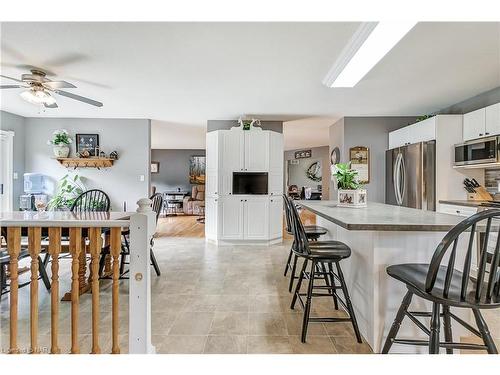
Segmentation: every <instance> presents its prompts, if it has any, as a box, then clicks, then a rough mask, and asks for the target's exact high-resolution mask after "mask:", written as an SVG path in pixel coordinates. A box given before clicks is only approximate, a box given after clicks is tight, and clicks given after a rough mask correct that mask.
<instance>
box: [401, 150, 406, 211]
mask: <svg viewBox="0 0 500 375" xmlns="http://www.w3.org/2000/svg"><path fill="white" fill-rule="evenodd" d="M401 180H402V184H401V185H402V186H401V187H400V191H401V193H400V196H401V204H403V200H404V199H405V190H406V189H405V188H406V167H405V159H404V158H403V155H401Z"/></svg>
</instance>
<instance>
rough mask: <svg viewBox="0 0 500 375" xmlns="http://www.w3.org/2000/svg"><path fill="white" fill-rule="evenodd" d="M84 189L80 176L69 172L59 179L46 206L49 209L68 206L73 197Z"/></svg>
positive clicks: (71, 203)
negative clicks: (54, 191) (55, 189)
mask: <svg viewBox="0 0 500 375" xmlns="http://www.w3.org/2000/svg"><path fill="white" fill-rule="evenodd" d="M84 191H85V187H84V186H83V183H82V180H81V178H80V176H78V175H74V176H71V175H69V174H67V175H65V176H64V177H63V178H61V179H60V180H59V183H58V185H57V191H56V193H55V194H54V196H53V197H52V199H51V200H50V201H49V204H48V205H47V207H48V208H49V209H50V210H60V209H65V208H66V209H67V208H70V207H71V206H72V205H73V203H74V202H75V199H76V198H77V197H78V196H79V195H80V194H81V193H83V192H84Z"/></svg>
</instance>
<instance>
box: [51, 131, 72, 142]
mask: <svg viewBox="0 0 500 375" xmlns="http://www.w3.org/2000/svg"><path fill="white" fill-rule="evenodd" d="M52 135H53V136H54V137H53V139H52V140H49V141H47V144H49V145H56V146H59V145H69V144H71V143H72V142H73V141H72V139H71V138H70V136H69V134H68V131H67V130H66V129H58V130H56V131H55V132H54V133H52Z"/></svg>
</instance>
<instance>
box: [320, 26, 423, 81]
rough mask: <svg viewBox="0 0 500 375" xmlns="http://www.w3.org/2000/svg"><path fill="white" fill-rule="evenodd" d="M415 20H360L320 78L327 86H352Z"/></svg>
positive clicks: (407, 30) (408, 29)
mask: <svg viewBox="0 0 500 375" xmlns="http://www.w3.org/2000/svg"><path fill="white" fill-rule="evenodd" d="M415 24H416V22H410V21H407V22H389V21H383V22H363V23H362V24H361V26H360V27H359V28H358V29H357V30H356V32H355V33H354V35H353V36H352V38H351V39H350V40H349V43H347V45H346V46H345V47H344V49H343V50H342V52H341V54H340V56H339V58H338V59H337V61H335V64H334V65H333V66H332V67H331V69H330V71H329V72H328V74H327V75H326V77H325V79H324V80H323V84H324V85H325V86H328V87H354V86H356V84H357V83H358V82H359V81H360V80H361V79H362V78H363V77H364V76H365V75H366V73H368V72H369V71H370V70H371V69H372V68H373V67H374V66H375V65H376V64H377V63H378V62H379V61H380V60H381V59H382V58H383V57H384V56H385V55H386V54H387V52H389V51H390V50H391V49H392V48H393V47H394V46H395V45H396V44H398V42H399V41H400V40H401V39H402V38H403V37H404V36H405V35H406V34H407V33H408V32H409V31H410V30H411V29H412V28H413V26H415Z"/></svg>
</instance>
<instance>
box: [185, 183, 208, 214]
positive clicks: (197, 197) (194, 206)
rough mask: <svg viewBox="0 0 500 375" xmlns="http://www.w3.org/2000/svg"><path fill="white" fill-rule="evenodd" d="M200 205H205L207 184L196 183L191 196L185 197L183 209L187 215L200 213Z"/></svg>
mask: <svg viewBox="0 0 500 375" xmlns="http://www.w3.org/2000/svg"><path fill="white" fill-rule="evenodd" d="M200 206H205V185H194V186H193V187H192V188H191V196H190V197H184V202H183V205H182V207H183V210H184V214H185V215H199V214H200V209H199V207H200Z"/></svg>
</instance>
